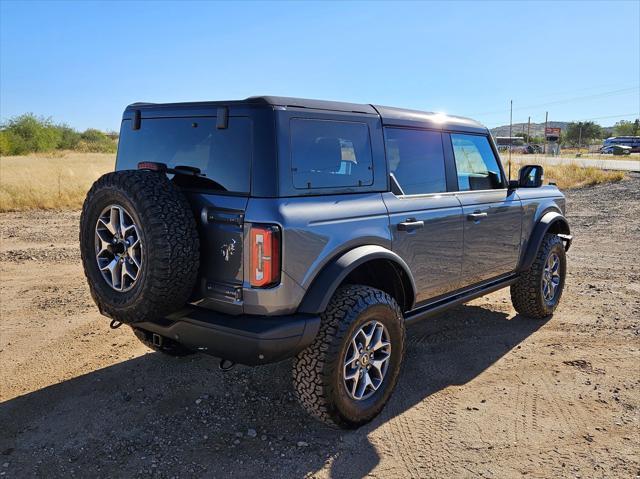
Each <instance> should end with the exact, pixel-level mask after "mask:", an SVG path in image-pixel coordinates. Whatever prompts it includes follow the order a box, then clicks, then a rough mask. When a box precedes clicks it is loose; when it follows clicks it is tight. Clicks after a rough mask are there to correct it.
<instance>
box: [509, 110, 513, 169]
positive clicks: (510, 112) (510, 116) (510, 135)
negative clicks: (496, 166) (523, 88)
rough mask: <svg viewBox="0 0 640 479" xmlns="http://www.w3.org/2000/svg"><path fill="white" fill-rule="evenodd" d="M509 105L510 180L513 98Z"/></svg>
mask: <svg viewBox="0 0 640 479" xmlns="http://www.w3.org/2000/svg"><path fill="white" fill-rule="evenodd" d="M510 105H511V106H510V107H509V180H511V147H512V145H513V139H512V138H513V134H512V129H513V100H511V103H510Z"/></svg>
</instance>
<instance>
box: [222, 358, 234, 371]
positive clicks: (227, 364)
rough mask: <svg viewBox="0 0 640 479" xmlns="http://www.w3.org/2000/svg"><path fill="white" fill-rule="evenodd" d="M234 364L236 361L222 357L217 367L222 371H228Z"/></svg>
mask: <svg viewBox="0 0 640 479" xmlns="http://www.w3.org/2000/svg"><path fill="white" fill-rule="evenodd" d="M235 365H236V363H234V362H233V361H231V360H229V359H224V358H223V359H221V360H220V363H218V367H219V368H220V369H221V370H222V371H229V370H230V369H231V368H232V367H234V366H235Z"/></svg>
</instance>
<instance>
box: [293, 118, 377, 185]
mask: <svg viewBox="0 0 640 479" xmlns="http://www.w3.org/2000/svg"><path fill="white" fill-rule="evenodd" d="M291 169H292V171H293V186H294V187H295V188H298V189H309V188H333V187H343V186H368V185H371V184H372V183H373V164H372V159H371V142H370V139H369V127H368V126H367V124H366V123H359V122H350V121H332V120H310V119H302V118H293V119H292V120H291Z"/></svg>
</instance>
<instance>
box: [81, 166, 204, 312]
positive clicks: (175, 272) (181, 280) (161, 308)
mask: <svg viewBox="0 0 640 479" xmlns="http://www.w3.org/2000/svg"><path fill="white" fill-rule="evenodd" d="M112 204H117V205H121V206H122V207H124V208H125V209H126V210H127V211H128V212H129V213H130V214H131V216H132V218H133V220H134V221H135V223H136V224H137V225H139V226H140V229H141V231H140V239H141V243H142V258H143V264H142V267H141V269H140V277H139V278H138V279H137V280H136V283H135V284H134V285H133V287H132V288H131V289H129V290H128V291H124V292H121V291H116V290H114V289H113V288H112V287H111V286H110V285H109V284H108V283H107V281H106V280H105V279H104V278H103V277H102V274H101V272H100V270H99V268H98V264H97V260H96V251H95V227H96V222H97V220H98V218H99V215H100V214H101V212H102V211H103V210H104V209H105V208H106V207H108V206H109V205H112ZM80 253H81V257H82V264H83V266H84V273H85V276H86V278H87V281H88V283H89V290H90V291H91V296H92V297H93V300H94V301H95V303H96V305H97V306H98V309H99V310H100V312H101V313H102V314H103V315H105V316H107V317H109V318H112V319H115V320H117V321H120V322H122V323H129V324H130V323H135V322H138V321H148V320H153V319H157V318H158V317H161V316H165V315H167V314H170V313H172V312H174V311H176V310H178V309H180V308H181V307H183V306H184V304H185V303H186V302H187V300H188V299H189V297H190V295H191V294H192V292H193V289H194V287H195V283H196V280H197V276H198V267H199V264H200V245H199V238H198V232H197V229H196V222H195V219H194V216H193V213H192V211H191V208H190V207H189V203H188V202H187V199H186V198H185V196H184V195H183V194H182V192H181V191H180V190H179V189H178V188H177V187H176V186H175V185H173V184H172V183H171V181H169V179H168V178H167V177H166V175H164V174H162V173H158V172H154V171H144V170H131V171H118V172H113V173H107V174H105V175H103V176H102V177H100V178H99V179H98V180H97V181H96V182H95V183H94V184H93V186H92V187H91V189H90V190H89V193H88V194H87V198H86V199H85V202H84V205H83V208H82V215H81V217H80Z"/></svg>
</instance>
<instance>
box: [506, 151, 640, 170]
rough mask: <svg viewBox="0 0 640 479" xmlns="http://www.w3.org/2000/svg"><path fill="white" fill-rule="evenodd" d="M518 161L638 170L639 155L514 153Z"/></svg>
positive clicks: (639, 167) (639, 166)
mask: <svg viewBox="0 0 640 479" xmlns="http://www.w3.org/2000/svg"><path fill="white" fill-rule="evenodd" d="M514 157H515V158H516V160H517V161H518V162H530V163H535V162H537V161H542V162H543V163H544V164H547V165H561V164H570V163H575V164H578V165H580V166H594V167H596V168H600V169H603V170H617V171H640V157H638V159H637V160H613V159H608V158H607V159H605V158H603V159H601V160H600V159H591V158H554V157H550V156H537V155H535V156H531V155H523V156H520V155H517V156H516V155H514Z"/></svg>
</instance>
